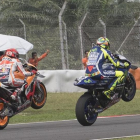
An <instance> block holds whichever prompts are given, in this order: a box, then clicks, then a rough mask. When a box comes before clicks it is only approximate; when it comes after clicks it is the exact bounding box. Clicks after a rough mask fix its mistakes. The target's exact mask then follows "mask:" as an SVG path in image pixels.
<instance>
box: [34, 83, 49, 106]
mask: <svg viewBox="0 0 140 140" xmlns="http://www.w3.org/2000/svg"><path fill="white" fill-rule="evenodd" d="M40 88H41V91H42V92H40V91H39V90H38V92H39V94H38V93H37V94H35V97H34V98H33V102H34V103H35V104H36V105H37V106H42V105H43V104H44V102H45V101H46V96H47V92H46V89H45V87H44V86H43V85H42V84H40Z"/></svg>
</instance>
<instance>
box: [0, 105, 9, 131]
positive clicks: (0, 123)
mask: <svg viewBox="0 0 140 140" xmlns="http://www.w3.org/2000/svg"><path fill="white" fill-rule="evenodd" d="M3 109H4V104H3V103H2V102H0V111H2V110H3ZM8 123H9V117H8V116H5V117H0V130H2V129H4V128H5V127H6V126H7V125H8Z"/></svg>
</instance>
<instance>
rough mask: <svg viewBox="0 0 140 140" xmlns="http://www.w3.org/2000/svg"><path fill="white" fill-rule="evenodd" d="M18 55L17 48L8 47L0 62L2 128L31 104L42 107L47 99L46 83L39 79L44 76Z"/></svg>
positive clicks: (35, 107)
mask: <svg viewBox="0 0 140 140" xmlns="http://www.w3.org/2000/svg"><path fill="white" fill-rule="evenodd" d="M18 57H19V54H18V52H17V50H16V49H8V50H6V52H5V56H4V57H3V58H2V61H1V62H0V130H2V129H4V128H5V127H6V126H7V125H8V123H9V118H10V117H13V116H14V115H16V114H17V113H19V112H21V111H23V110H25V109H26V108H28V107H30V106H31V107H32V108H34V109H40V108H42V107H43V106H44V105H45V103H46V99H47V91H46V88H45V86H44V84H43V83H42V82H40V81H39V80H37V77H41V78H43V77H44V76H43V75H41V74H39V73H38V72H37V68H36V67H35V66H33V65H32V64H30V63H28V62H27V61H26V60H24V59H20V58H18Z"/></svg>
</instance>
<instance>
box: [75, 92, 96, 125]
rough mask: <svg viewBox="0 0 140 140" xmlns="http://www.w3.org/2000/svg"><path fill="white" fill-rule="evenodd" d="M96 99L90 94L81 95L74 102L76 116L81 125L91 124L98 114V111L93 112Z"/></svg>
mask: <svg viewBox="0 0 140 140" xmlns="http://www.w3.org/2000/svg"><path fill="white" fill-rule="evenodd" d="M95 103H96V99H95V98H93V96H92V95H91V94H88V93H86V94H84V95H82V96H81V97H80V98H79V100H78V101H77V104H76V110H75V111H76V117H77V120H78V122H79V123H80V124H81V125H83V126H90V125H92V124H93V123H94V122H95V121H96V119H97V116H98V113H95V112H93V109H94V105H95Z"/></svg>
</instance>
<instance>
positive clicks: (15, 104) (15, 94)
mask: <svg viewBox="0 0 140 140" xmlns="http://www.w3.org/2000/svg"><path fill="white" fill-rule="evenodd" d="M19 93H20V89H19V88H17V89H16V90H15V91H14V92H13V94H12V95H11V96H10V97H11V99H12V105H13V108H14V110H17V108H18V106H19V103H20V102H21V101H20V102H19V98H20V97H19V96H18V94H19Z"/></svg>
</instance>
